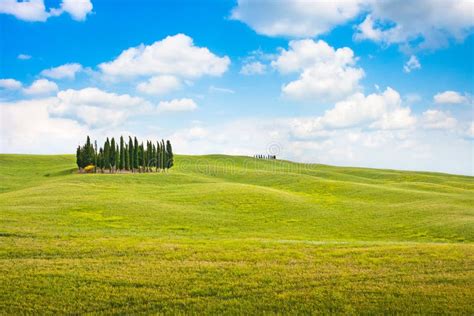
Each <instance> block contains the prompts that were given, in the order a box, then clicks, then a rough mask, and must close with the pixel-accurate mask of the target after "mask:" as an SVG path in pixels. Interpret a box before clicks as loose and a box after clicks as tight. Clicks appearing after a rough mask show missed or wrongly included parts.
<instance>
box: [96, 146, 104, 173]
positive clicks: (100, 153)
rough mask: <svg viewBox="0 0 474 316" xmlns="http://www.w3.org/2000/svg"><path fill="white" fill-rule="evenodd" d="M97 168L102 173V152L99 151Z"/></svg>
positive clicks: (101, 150)
mask: <svg viewBox="0 0 474 316" xmlns="http://www.w3.org/2000/svg"><path fill="white" fill-rule="evenodd" d="M97 167H99V169H100V171H101V172H104V150H103V149H102V148H101V149H99V155H98V158H97Z"/></svg>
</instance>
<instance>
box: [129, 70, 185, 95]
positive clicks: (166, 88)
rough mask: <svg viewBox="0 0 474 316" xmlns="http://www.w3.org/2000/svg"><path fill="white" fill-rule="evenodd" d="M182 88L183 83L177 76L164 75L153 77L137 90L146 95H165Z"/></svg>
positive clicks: (140, 84) (139, 85) (138, 86)
mask: <svg viewBox="0 0 474 316" xmlns="http://www.w3.org/2000/svg"><path fill="white" fill-rule="evenodd" d="M179 88H181V81H180V80H179V79H178V78H176V77H175V76H170V75H162V76H155V77H151V78H150V79H149V80H147V81H145V82H141V83H139V84H138V85H137V90H138V91H140V92H143V93H146V94H155V95H160V94H165V93H168V92H172V91H175V90H178V89H179Z"/></svg>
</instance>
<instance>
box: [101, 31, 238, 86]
mask: <svg viewBox="0 0 474 316" xmlns="http://www.w3.org/2000/svg"><path fill="white" fill-rule="evenodd" d="M229 64H230V59H229V57H227V56H224V57H219V56H216V55H214V54H213V53H212V52H210V51H209V49H207V48H206V47H198V46H195V45H194V43H193V39H192V38H191V37H189V36H187V35H184V34H177V35H174V36H168V37H166V38H165V39H163V40H161V41H157V42H155V43H153V44H151V45H144V44H142V45H140V46H137V47H131V48H128V49H126V50H124V51H123V52H122V53H121V54H120V55H119V56H118V57H117V58H116V59H115V60H112V61H110V62H106V63H102V64H100V65H99V68H100V70H101V71H102V73H103V74H104V75H105V76H106V77H108V78H112V79H117V78H132V77H138V76H155V75H174V76H179V77H185V78H199V77H201V76H204V75H210V76H220V75H222V74H223V73H224V72H225V71H227V68H228V67H229Z"/></svg>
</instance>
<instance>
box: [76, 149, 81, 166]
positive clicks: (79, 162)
mask: <svg viewBox="0 0 474 316" xmlns="http://www.w3.org/2000/svg"><path fill="white" fill-rule="evenodd" d="M81 156H82V155H81V146H77V150H76V164H77V168H78V169H79V170H81V169H82V160H81V158H82V157H81Z"/></svg>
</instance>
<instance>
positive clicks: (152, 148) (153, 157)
mask: <svg viewBox="0 0 474 316" xmlns="http://www.w3.org/2000/svg"><path fill="white" fill-rule="evenodd" d="M150 143H151V142H150ZM151 157H152V158H151V159H152V162H153V167H155V171H158V167H157V164H156V146H155V144H152V145H151Z"/></svg>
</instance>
